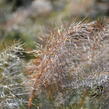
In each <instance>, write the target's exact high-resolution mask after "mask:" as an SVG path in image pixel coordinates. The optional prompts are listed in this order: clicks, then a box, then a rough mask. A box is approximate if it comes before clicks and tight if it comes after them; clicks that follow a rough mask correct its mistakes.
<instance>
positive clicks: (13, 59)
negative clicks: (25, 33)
mask: <svg viewBox="0 0 109 109" xmlns="http://www.w3.org/2000/svg"><path fill="white" fill-rule="evenodd" d="M23 51H24V50H23V48H22V44H20V43H19V42H18V43H17V42H15V44H13V45H12V46H10V47H7V48H6V49H4V50H2V51H1V53H0V108H1V109H15V108H16V109H21V107H22V106H24V105H26V104H27V96H26V95H28V89H27V88H26V87H25V82H26V81H27V78H26V76H25V75H24V73H23V69H24V61H23V59H22V58H21V57H23Z"/></svg>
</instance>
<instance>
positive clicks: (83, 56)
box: [28, 20, 109, 107]
mask: <svg viewBox="0 0 109 109" xmlns="http://www.w3.org/2000/svg"><path fill="white" fill-rule="evenodd" d="M39 52H40V54H39V55H38V57H37V58H36V59H34V63H33V65H32V66H31V67H30V70H29V71H32V72H33V74H34V77H33V78H34V83H33V89H32V91H31V94H30V98H29V104H28V105H29V107H31V105H32V100H33V99H34V98H35V97H36V96H38V95H39V94H40V93H41V92H44V91H45V92H47V93H48V96H52V97H53V98H54V99H55V101H57V102H58V103H61V104H62V103H65V102H66V100H67V99H68V95H70V93H72V90H74V89H78V88H93V87H95V86H103V87H106V86H105V85H106V84H105V83H108V79H109V24H108V23H107V24H106V23H104V22H102V21H99V20H98V21H93V22H82V21H81V22H79V23H72V24H71V25H70V27H68V28H67V29H59V30H57V31H55V32H52V33H51V34H50V35H49V37H48V39H47V42H46V44H45V46H44V47H43V48H42V49H41V50H40V51H39ZM104 84H105V85H104ZM107 90H108V89H107ZM66 95H67V98H66ZM59 96H61V97H59ZM59 98H63V99H61V100H60V99H59Z"/></svg>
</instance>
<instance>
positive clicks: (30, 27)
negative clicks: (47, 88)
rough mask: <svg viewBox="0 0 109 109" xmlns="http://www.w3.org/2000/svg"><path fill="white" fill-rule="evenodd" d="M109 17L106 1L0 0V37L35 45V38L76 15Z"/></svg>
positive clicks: (30, 46) (2, 39) (82, 16)
mask: <svg viewBox="0 0 109 109" xmlns="http://www.w3.org/2000/svg"><path fill="white" fill-rule="evenodd" d="M104 16H105V17H106V18H107V20H108V16H109V0H0V40H1V41H8V42H9V40H22V41H23V42H25V43H26V45H27V47H28V48H30V49H31V48H34V46H35V43H34V41H39V40H38V37H40V36H42V35H43V36H46V34H48V33H49V32H50V31H51V30H52V29H53V28H54V27H55V28H57V27H59V26H61V25H62V24H64V25H66V24H69V23H71V22H72V20H73V19H74V18H75V17H78V18H84V17H89V18H90V19H96V18H97V17H104Z"/></svg>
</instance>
